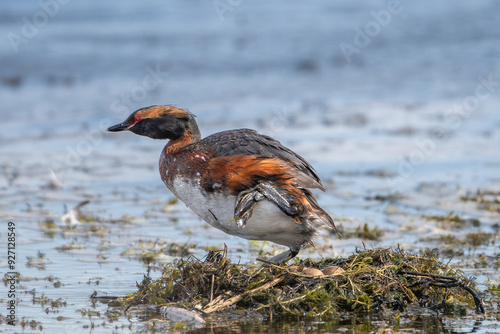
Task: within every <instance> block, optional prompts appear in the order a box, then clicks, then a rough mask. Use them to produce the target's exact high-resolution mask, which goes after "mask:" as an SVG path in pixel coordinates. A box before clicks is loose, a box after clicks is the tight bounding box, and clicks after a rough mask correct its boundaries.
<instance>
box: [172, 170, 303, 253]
mask: <svg viewBox="0 0 500 334" xmlns="http://www.w3.org/2000/svg"><path fill="white" fill-rule="evenodd" d="M199 181H200V180H199V179H194V180H193V179H190V180H187V179H185V178H181V177H177V178H175V179H174V181H173V184H172V187H169V188H170V190H171V191H172V192H173V193H174V194H175V195H176V196H177V197H178V198H179V199H180V200H182V201H183V202H184V203H185V204H186V205H187V206H188V207H189V208H190V209H191V210H193V211H194V212H195V213H196V214H197V215H198V216H200V217H201V218H202V219H203V220H205V221H206V222H207V223H208V224H210V225H212V226H213V227H216V228H218V229H220V230H222V231H224V232H226V233H228V234H231V235H236V236H239V237H242V238H245V239H250V240H268V241H272V242H275V243H277V244H280V245H284V246H288V247H291V246H294V245H298V244H302V243H304V242H305V241H307V240H304V238H305V236H304V235H303V234H302V233H301V232H302V231H303V229H304V226H301V224H298V223H297V222H295V220H293V219H292V218H291V217H289V216H287V215H286V214H284V213H283V212H282V211H281V210H280V209H279V208H278V207H277V206H276V205H274V204H273V203H271V202H269V201H267V200H263V201H260V202H258V203H257V204H256V205H255V207H254V209H253V214H252V216H251V218H250V219H249V220H248V221H247V223H246V225H245V227H243V228H240V227H238V226H237V223H236V221H235V220H234V219H233V218H234V206H235V202H236V197H235V196H228V195H224V194H222V193H220V192H214V193H207V192H205V191H204V190H203V189H202V188H201V187H200V182H199Z"/></svg>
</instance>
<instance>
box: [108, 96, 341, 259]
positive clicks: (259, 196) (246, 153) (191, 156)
mask: <svg viewBox="0 0 500 334" xmlns="http://www.w3.org/2000/svg"><path fill="white" fill-rule="evenodd" d="M108 130H109V131H123V130H129V131H131V132H134V133H136V134H138V135H142V136H148V137H151V138H154V139H167V140H169V142H168V143H167V145H166V146H165V148H164V149H163V151H162V154H161V156H160V166H159V167H160V175H161V178H162V180H163V182H164V183H165V185H166V186H167V187H168V188H169V189H170V190H171V191H172V192H173V193H174V194H175V195H176V196H177V197H178V198H179V199H181V200H182V201H183V202H184V203H185V204H186V205H187V206H188V207H190V208H191V209H192V210H193V211H194V212H195V213H196V214H197V215H198V216H199V217H201V218H202V219H204V220H205V221H206V222H207V223H209V224H210V225H212V226H214V227H216V228H218V229H220V230H222V231H224V232H226V233H228V234H232V235H236V236H240V237H243V238H246V239H251V240H269V241H272V242H275V243H278V244H281V245H285V246H288V247H289V248H290V250H289V251H287V252H284V253H282V254H280V255H278V256H275V257H274V258H272V259H270V260H269V261H271V262H274V263H280V262H286V261H287V260H289V259H290V258H292V257H294V256H295V255H297V253H298V252H299V251H300V249H301V248H302V247H303V246H304V245H305V244H307V243H311V242H312V240H313V238H314V236H315V235H316V234H317V233H318V231H319V230H320V228H321V227H322V226H330V227H335V226H334V223H333V220H332V219H331V217H330V216H329V215H328V214H327V213H326V212H325V211H324V210H323V209H322V208H321V207H320V206H319V204H318V202H317V201H316V199H315V198H314V196H313V195H312V193H311V191H310V190H309V189H313V188H318V189H321V190H325V189H324V187H323V185H322V184H321V181H320V179H319V177H318V176H317V174H316V172H315V171H314V169H313V167H312V166H311V165H310V164H309V163H308V162H307V161H306V160H305V159H304V158H302V157H300V156H299V155H297V154H296V153H295V152H293V151H291V150H290V149H288V148H286V147H284V146H283V145H282V144H281V143H280V142H278V141H276V140H274V139H273V138H271V137H268V136H264V135H260V134H258V133H257V132H255V131H254V130H249V129H239V130H229V131H223V132H219V133H216V134H213V135H211V136H208V137H206V138H204V139H201V134H200V131H199V129H198V125H197V124H196V121H195V120H194V115H193V114H191V113H189V112H188V111H186V110H183V109H179V108H176V107H174V106H169V105H167V106H152V107H147V108H142V109H139V110H137V111H135V112H134V113H132V114H131V115H130V116H129V117H128V118H127V120H125V121H124V122H123V123H121V124H117V125H115V126H112V127H110V128H109V129H108Z"/></svg>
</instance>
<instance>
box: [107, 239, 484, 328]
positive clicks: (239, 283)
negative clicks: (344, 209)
mask: <svg viewBox="0 0 500 334" xmlns="http://www.w3.org/2000/svg"><path fill="white" fill-rule="evenodd" d="M225 255H226V252H225V251H220V252H216V251H210V252H209V253H208V255H207V256H206V257H205V258H204V259H202V260H199V259H196V258H194V257H191V258H189V259H187V260H180V261H177V262H174V263H172V264H168V265H166V266H165V267H164V269H163V273H162V276H161V277H160V278H158V279H156V280H152V279H151V278H150V277H149V276H145V277H144V279H143V281H142V282H141V283H138V284H137V287H138V290H137V292H135V293H133V294H131V295H129V296H127V297H121V298H118V299H117V300H116V301H115V302H114V303H113V306H114V307H117V308H120V309H124V310H125V311H126V310H128V309H130V308H132V307H137V306H145V305H146V306H148V307H149V308H153V309H156V310H157V311H158V312H160V313H162V314H164V313H169V312H170V313H175V314H176V315H178V316H179V315H181V319H183V320H194V321H200V322H202V321H203V318H205V317H207V316H211V315H214V314H217V316H218V317H224V316H227V317H234V316H235V315H245V314H246V315H248V314H250V313H251V314H252V315H256V314H259V315H263V316H267V317H289V316H300V317H303V316H306V317H318V316H331V315H337V314H341V313H345V312H350V313H363V312H369V311H377V310H382V311H392V312H404V311H405V310H407V308H409V307H410V306H411V307H412V309H414V307H418V308H422V309H429V310H432V311H436V312H440V313H444V314H458V315H460V314H464V315H465V314H466V312H467V311H468V310H472V309H475V310H476V312H477V313H484V308H483V304H482V302H481V300H480V298H479V297H478V295H477V293H476V292H475V283H474V281H473V280H471V279H469V278H468V277H466V276H465V275H464V274H463V273H462V272H461V271H459V270H455V269H453V268H452V267H451V266H450V265H448V264H446V263H444V262H442V261H440V259H439V258H438V254H437V252H436V251H425V252H422V253H420V254H410V253H408V252H405V251H404V250H402V249H399V248H398V249H392V248H375V249H369V250H367V249H363V250H361V249H358V250H357V251H356V253H355V254H353V255H351V256H350V257H348V258H331V259H322V260H321V261H313V260H310V259H307V260H303V261H300V262H298V260H297V263H296V265H292V266H276V265H271V264H268V265H266V266H262V267H260V268H245V267H244V266H241V265H238V264H235V263H231V261H230V260H229V259H228V258H226V256H225Z"/></svg>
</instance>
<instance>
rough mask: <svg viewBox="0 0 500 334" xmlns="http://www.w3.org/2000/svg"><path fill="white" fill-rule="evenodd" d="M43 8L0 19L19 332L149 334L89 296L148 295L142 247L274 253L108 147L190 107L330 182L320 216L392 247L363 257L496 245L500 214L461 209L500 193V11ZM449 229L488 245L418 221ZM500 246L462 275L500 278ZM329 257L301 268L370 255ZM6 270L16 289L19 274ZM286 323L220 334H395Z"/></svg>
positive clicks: (128, 5)
mask: <svg viewBox="0 0 500 334" xmlns="http://www.w3.org/2000/svg"><path fill="white" fill-rule="evenodd" d="M41 3H42V4H46V5H41ZM41 3H37V2H5V1H4V2H2V3H1V4H0V35H1V36H3V38H2V39H1V42H0V43H1V44H0V60H1V64H2V65H1V66H0V80H1V81H0V101H1V104H0V116H2V131H1V132H0V141H1V145H0V162H1V165H2V177H0V198H1V202H0V217H1V220H2V226H4V227H3V228H2V230H1V231H0V235H1V236H2V240H6V238H7V233H8V230H7V222H8V221H12V222H14V223H15V224H16V232H17V234H16V252H17V254H16V255H17V258H16V271H18V272H19V273H20V274H21V275H22V277H23V280H22V281H21V282H20V283H19V285H18V287H17V293H16V300H17V302H18V305H17V317H18V319H21V320H22V319H25V320H26V321H27V322H28V324H27V325H26V326H27V327H26V329H25V332H38V331H39V330H40V328H41V329H42V331H43V332H54V331H61V330H62V332H73V333H75V332H93V333H99V332H110V331H116V332H128V331H136V330H140V329H141V328H144V325H145V324H146V323H147V322H146V320H145V319H148V316H147V315H143V314H136V313H131V314H128V315H119V316H117V317H111V316H109V314H107V312H108V307H107V305H105V304H102V303H93V302H92V300H90V299H89V296H90V295H91V294H92V293H93V292H94V291H97V293H98V294H99V295H106V294H107V295H110V296H118V295H119V296H121V295H124V294H126V293H130V292H133V291H134V290H135V282H136V281H140V280H141V279H142V277H143V275H144V274H145V273H146V271H147V265H146V264H145V262H143V261H142V260H141V258H140V257H141V256H140V254H142V253H141V252H143V249H147V250H149V251H151V250H153V251H154V250H158V249H163V248H161V247H162V246H165V245H172V243H175V244H177V245H180V246H186V248H188V250H189V252H190V253H192V254H194V255H195V256H197V257H200V258H201V257H203V256H204V255H205V253H206V249H207V247H219V248H222V247H223V245H224V244H227V245H228V247H229V256H230V257H231V258H232V259H233V260H234V261H241V262H242V263H248V262H253V261H255V257H256V254H257V252H258V251H259V250H260V249H261V248H262V249H263V250H264V251H273V250H274V248H273V247H272V245H269V244H257V245H255V244H250V243H249V242H248V241H246V240H243V239H238V238H236V237H231V236H228V235H225V234H224V233H223V232H220V231H218V230H215V229H213V228H209V227H207V226H206V225H205V224H204V223H203V222H201V221H200V220H199V219H197V218H196V217H195V216H194V214H192V213H191V212H190V211H189V210H187V209H186V208H185V207H184V205H182V204H180V203H179V204H175V205H171V206H168V207H167V208H165V206H166V205H167V204H168V202H169V200H170V199H171V198H172V195H171V194H170V193H169V192H168V191H167V190H166V189H165V188H164V186H163V184H162V182H161V180H160V179H159V175H158V171H157V160H158V156H159V152H160V150H161V148H162V147H163V145H164V144H165V143H164V142H161V141H152V140H150V139H149V138H142V137H138V136H134V135H132V134H129V133H123V134H122V133H120V134H108V133H105V132H103V130H104V129H105V128H106V127H107V126H109V125H111V124H115V123H118V122H120V121H122V120H123V119H124V118H125V117H126V116H127V115H128V114H129V113H130V112H132V111H133V110H135V109H136V108H139V107H142V106H147V105H151V104H177V105H179V106H181V107H185V108H188V109H189V110H191V111H192V112H193V113H195V114H196V115H197V116H198V117H197V120H198V123H199V125H200V128H201V130H202V133H204V134H205V135H208V134H210V133H214V132H217V131H221V130H224V129H229V128H240V127H249V128H255V129H257V130H259V131H260V132H262V133H265V134H269V135H272V136H273V137H275V138H277V139H278V140H280V141H282V142H283V143H284V144H286V145H287V146H288V147H290V148H292V149H293V150H295V151H296V152H298V153H299V154H301V155H302V156H304V157H305V158H307V159H308V161H310V162H311V163H312V164H313V165H314V166H315V167H316V169H317V171H318V174H319V175H320V176H321V178H322V179H323V181H324V183H325V185H326V188H327V192H326V193H318V194H317V196H318V200H319V202H320V204H321V205H322V206H323V207H324V208H325V209H326V210H327V211H328V212H330V213H331V214H332V215H333V216H334V218H335V220H336V221H337V222H338V224H341V225H342V226H344V227H347V228H349V227H357V226H360V225H363V224H365V223H368V224H369V226H370V227H377V228H379V229H381V230H383V231H384V232H385V234H384V235H383V236H382V237H381V239H380V240H379V241H367V240H365V241H364V243H365V244H366V245H367V246H396V245H398V244H399V245H401V246H403V247H405V248H407V249H419V248H425V247H431V248H432V247H439V248H442V247H444V248H446V245H443V244H441V243H439V242H437V241H436V239H432V238H431V237H433V236H438V235H440V234H443V235H444V234H454V235H456V237H457V238H464V237H465V236H466V235H467V233H472V232H478V231H480V232H486V233H496V232H495V231H496V228H497V227H498V223H499V214H498V212H496V211H494V210H493V211H491V210H483V209H478V206H477V205H476V203H474V202H466V201H463V200H460V197H463V196H467V194H470V193H475V192H476V191H477V190H478V189H482V190H488V191H491V192H496V193H497V194H498V192H499V191H500V178H499V174H498V170H499V166H500V159H499V156H500V155H499V142H500V141H499V131H498V130H499V128H500V114H499V113H498V109H499V106H500V95H499V90H500V73H499V65H500V62H499V59H500V57H499V51H500V43H499V36H500V26H499V25H498V20H497V16H498V15H497V13H498V11H499V9H500V8H499V7H500V5H499V4H498V3H497V2H495V1H474V2H470V1H455V2H453V4H451V3H435V2H432V1H419V2H412V1H401V2H400V5H399V6H396V7H394V8H392V7H389V4H388V3H386V2H384V1H369V2H363V1H350V2H348V3H334V2H331V1H319V2H316V3H315V4H313V5H310V4H306V3H295V4H291V3H285V2H283V1H278V2H272V3H268V2H264V1H252V2H250V1H240V2H237V1H234V2H228V3H231V4H232V5H234V6H230V7H225V8H227V10H226V11H222V12H221V9H220V8H219V7H217V6H215V5H214V4H218V2H217V1H213V2H212V1H172V2H165V1H154V0H146V1H141V2H135V1H128V0H127V1H120V2H119V1H107V2H82V1H66V2H63V1H60V2H57V5H55V4H56V2H55V0H53V1H52V2H51V1H47V2H41ZM387 13H390V15H389V14H387ZM384 15H385V16H384ZM377 19H378V21H377ZM377 22H380V23H377ZM370 29H372V30H370ZM359 31H361V33H360V32H359ZM363 32H364V34H366V35H364V34H363ZM362 35H364V36H365V37H362ZM346 50H347V51H346ZM51 171H53V172H54V174H55V176H56V179H57V180H54V178H53V177H52V176H51V173H52V172H51ZM54 183H56V184H59V183H61V184H60V185H62V187H60V188H54V187H52V186H53V185H54ZM388 195H391V196H393V197H392V199H391V198H389V199H387V196H388ZM376 196H382V197H385V198H386V200H377V199H376V198H377V197H376ZM379 198H380V197H379ZM84 200H89V201H90V203H89V204H88V205H86V206H84V207H83V208H82V211H83V212H84V213H85V214H89V215H92V216H93V217H94V218H92V217H89V220H90V222H89V223H83V224H80V225H78V226H76V227H72V228H68V227H67V226H64V225H63V222H62V220H61V217H62V216H63V214H64V213H65V212H66V211H67V210H70V209H71V208H73V207H75V206H76V205H77V204H78V203H80V202H82V201H84ZM451 212H453V213H455V214H456V215H458V216H460V217H462V218H463V219H477V220H479V222H480V224H479V227H478V226H477V224H476V225H473V224H470V225H466V226H465V227H464V228H462V229H458V230H450V229H449V228H448V227H446V226H443V225H442V224H440V223H439V222H436V221H433V220H428V219H425V218H424V216H423V215H441V216H446V215H449V214H450V213H451ZM91 218H92V219H91ZM96 218H97V220H96ZM51 221H53V223H54V226H53V225H50V222H51ZM48 227H53V228H48ZM494 240H496V236H495V238H494V239H493V242H490V243H489V244H487V245H481V246H479V247H474V248H470V247H469V249H466V248H467V247H466V246H464V250H465V253H464V254H463V256H461V257H460V256H459V257H455V258H454V260H453V261H454V262H455V263H457V264H458V263H461V262H465V263H467V261H474V260H477V259H478V258H481V256H482V257H486V258H487V259H488V260H489V261H491V262H494V261H497V260H498V249H497V248H498V246H497V245H495V243H494ZM148 242H149V243H148ZM317 243H318V246H319V247H320V249H323V251H317V250H315V249H313V248H310V249H307V250H305V251H304V252H302V253H301V254H302V255H301V257H306V256H311V257H316V258H319V257H321V256H336V255H349V254H351V253H352V252H353V250H354V249H355V247H356V246H361V243H362V240H361V239H359V238H350V239H342V240H339V239H337V238H336V237H335V238H334V236H333V235H331V234H329V233H328V232H326V231H325V233H324V234H323V235H322V238H320V239H319V240H318V242H317ZM323 246H326V247H323ZM2 247H4V249H5V250H6V249H7V246H6V243H5V242H4V241H2ZM38 252H42V253H44V254H45V260H44V261H40V260H37V259H36V258H37V256H38V255H37V254H38ZM2 253H6V251H5V252H4V251H2ZM138 254H139V255H138ZM178 255H179V253H176V252H175V251H172V252H171V253H170V254H167V255H164V256H163V257H161V258H160V259H159V260H160V263H161V261H163V262H170V261H172V260H173V259H174V258H176V257H178ZM27 257H32V258H34V259H32V260H31V262H30V260H28V259H27ZM0 267H1V268H2V272H4V271H5V272H7V271H8V270H7V269H8V267H7V258H6V257H5V256H2V257H0ZM157 267H158V264H157V263H156V264H155V263H154V264H153V266H152V269H151V275H152V276H154V277H157V276H158V275H159V274H160V273H159V272H158V271H157V270H156V268H157ZM462 269H463V270H464V271H466V272H467V273H470V274H471V275H474V276H477V278H478V281H479V282H480V283H481V285H480V287H481V288H482V289H484V288H486V287H488V286H490V285H492V284H498V283H499V275H498V272H497V270H496V269H495V268H491V267H486V268H483V269H481V268H474V266H473V265H472V264H470V265H468V264H465V265H463V266H462ZM58 282H59V283H58ZM3 291H4V290H2V295H1V296H0V300H1V301H2V304H5V303H7V300H8V297H7V293H4V292H3ZM42 296H46V297H48V298H49V299H50V300H52V301H54V300H58V299H59V298H60V302H65V303H66V304H65V305H63V306H59V307H57V305H55V306H54V305H51V304H50V301H47V300H45V299H44V298H41V297H42ZM44 300H45V302H46V303H44ZM47 303H48V304H47ZM90 311H91V312H90ZM6 312H7V311H6V309H1V310H0V314H1V315H2V316H5V315H6V314H7V313H6ZM89 312H90V316H89ZM92 312H100V313H99V314H97V313H92ZM33 321H35V322H33ZM437 321H438V320H437V319H436V318H435V317H433V316H432V315H430V316H429V317H424V318H419V319H413V320H408V322H407V324H408V325H407V328H408V329H409V330H413V332H419V331H427V332H430V331H431V329H432V328H438V326H443V327H444V328H447V329H448V330H449V331H450V332H457V333H459V332H460V333H461V332H472V331H473V330H474V331H476V332H481V333H487V332H494V330H495V329H494V328H493V327H495V323H494V322H492V321H491V320H489V318H472V317H471V318H469V319H461V320H460V321H458V320H453V319H448V320H446V321H445V322H444V323H440V324H439V325H438V323H437ZM29 322H31V326H33V327H30V324H29ZM288 323H289V322H287V323H286V324H285V323H282V322H273V323H267V322H263V323H262V325H259V327H257V328H255V327H254V326H253V324H252V323H246V322H244V321H243V322H237V323H234V324H233V323H231V324H227V326H230V327H225V328H226V329H227V328H231V329H233V330H234V331H251V330H255V331H264V330H268V329H270V330H274V331H283V330H285V329H288V330H292V329H293V330H297V331H299V330H300V331H306V330H311V331H318V332H319V331H330V332H342V331H344V329H345V330H347V331H351V332H363V331H364V332H368V331H370V330H376V329H377V328H381V327H383V324H382V323H380V321H379V320H377V319H371V318H367V319H358V318H352V319H344V320H342V319H341V320H338V319H335V320H334V322H328V321H327V322H318V323H317V322H314V321H311V320H307V319H306V320H302V319H301V321H299V322H292V324H291V326H292V327H287V326H289V324H288ZM268 326H270V327H268ZM92 327H93V328H92ZM492 328H493V329H492ZM10 330H12V328H11V327H7V325H6V324H5V322H4V323H3V324H2V325H0V331H5V332H7V331H10ZM15 330H17V331H18V332H19V331H21V330H22V329H21V325H20V323H18V325H17V326H16V327H15Z"/></svg>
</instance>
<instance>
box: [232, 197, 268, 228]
mask: <svg viewBox="0 0 500 334" xmlns="http://www.w3.org/2000/svg"><path fill="white" fill-rule="evenodd" d="M263 199H265V197H264V195H263V194H261V193H260V192H259V191H258V190H256V189H255V188H253V189H251V190H249V191H245V192H241V193H240V194H239V195H238V198H237V199H236V204H235V208H234V220H235V221H236V225H237V226H238V227H239V228H244V227H245V226H246V223H247V221H248V219H250V217H251V216H252V213H253V208H254V206H255V204H257V202H259V201H262V200H263Z"/></svg>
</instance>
